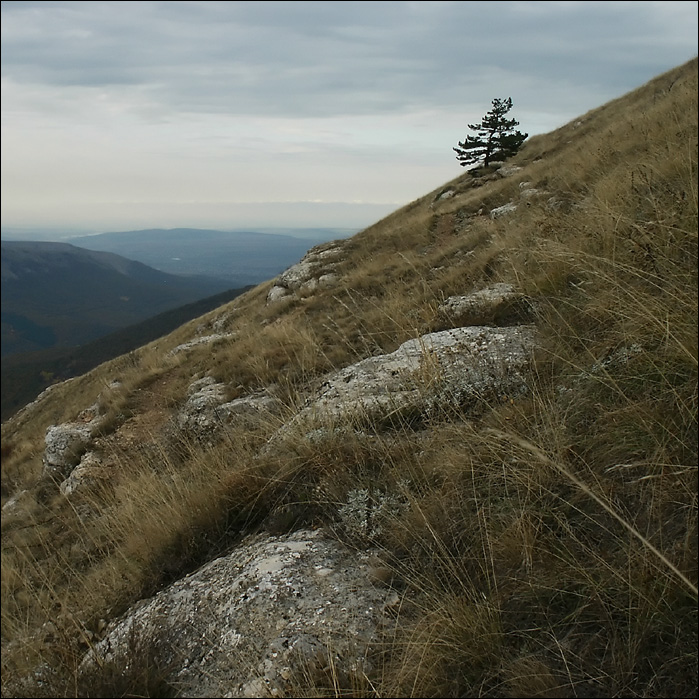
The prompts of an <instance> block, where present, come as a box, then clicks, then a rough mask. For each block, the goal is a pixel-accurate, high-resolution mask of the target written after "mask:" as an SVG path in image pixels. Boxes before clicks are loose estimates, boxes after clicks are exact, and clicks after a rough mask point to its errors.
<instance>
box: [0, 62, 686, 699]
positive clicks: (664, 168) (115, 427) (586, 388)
mask: <svg viewBox="0 0 699 699" xmlns="http://www.w3.org/2000/svg"><path fill="white" fill-rule="evenodd" d="M513 163H515V164H517V165H519V166H520V167H522V170H520V171H519V172H518V173H516V174H514V175H511V176H510V177H508V178H500V177H499V176H497V175H496V174H494V173H493V172H492V171H490V172H487V171H483V172H481V173H479V176H478V177H475V178H474V177H472V176H471V175H469V174H468V173H466V174H463V175H461V176H460V177H458V178H455V179H454V180H453V181H452V182H449V183H447V184H445V185H444V186H443V187H441V188H439V189H438V190H435V191H434V192H432V193H430V194H429V195H427V196H425V197H423V198H422V199H419V200H416V201H415V202H413V203H412V204H410V205H409V206H407V207H404V208H403V209H401V210H399V211H397V212H395V213H394V214H392V215H390V216H388V217H386V218H385V219H383V220H382V221H380V222H378V223H376V224H375V225H374V226H372V227H370V228H369V229H367V230H366V231H363V232H362V233H360V234H358V235H356V236H354V237H353V238H352V239H350V240H348V241H346V242H345V243H344V251H345V252H344V258H343V259H342V261H341V263H340V265H339V266H338V267H337V268H336V271H337V272H338V275H339V281H338V283H337V285H336V286H334V287H331V288H328V289H324V290H322V291H320V292H315V293H308V294H303V295H302V296H301V298H298V299H294V300H290V301H283V302H280V303H277V304H274V305H267V304H266V303H265V300H266V295H267V292H268V291H269V289H270V287H271V283H267V284H263V285H260V286H259V287H257V288H255V289H253V290H251V291H250V292H248V293H246V294H244V295H243V296H241V297H239V298H237V299H235V300H234V301H233V302H232V303H230V304H228V305H227V306H226V307H225V308H223V309H219V310H217V311H212V312H211V313H209V314H207V315H206V316H204V317H203V318H201V319H198V320H197V321H193V322H191V323H189V324H187V325H185V326H183V327H182V328H180V329H178V330H177V331H176V332H174V333H172V334H171V335H170V336H168V337H166V338H161V339H160V340H158V341H157V342H156V343H152V344H151V345H149V346H147V347H144V348H141V349H140V350H138V351H136V352H134V353H131V354H130V355H127V356H124V357H121V358H118V359H116V360H114V361H112V362H108V363H107V364H105V365H102V366H101V367H98V368H97V369H95V370H94V371H92V372H90V373H89V374H87V375H86V376H83V377H79V378H77V379H75V380H73V381H71V382H68V383H66V384H65V385H60V386H56V387H55V388H53V389H52V390H51V391H50V392H49V393H48V395H46V396H45V397H44V398H42V399H41V400H40V401H39V402H38V403H37V405H36V406H34V408H33V409H32V410H31V411H25V412H24V413H22V414H20V415H19V416H17V418H16V419H13V420H12V421H10V422H8V423H6V424H4V425H3V427H2V430H3V431H2V443H3V450H2V496H3V503H6V502H7V500H8V498H9V497H11V496H18V498H19V499H18V505H17V506H15V507H11V508H6V509H5V510H4V511H3V541H2V593H3V594H2V637H3V641H2V643H3V657H2V670H3V673H2V676H3V694H4V695H7V696H39V695H41V694H40V693H41V692H45V695H46V696H49V695H50V696H108V695H109V696H133V695H135V694H139V695H141V696H167V695H168V694H169V693H171V692H173V691H174V689H173V688H172V687H171V686H169V685H168V684H167V682H166V681H165V680H164V672H165V669H164V668H162V667H160V666H158V664H157V662H155V660H154V659H153V658H150V656H149V655H148V654H147V653H135V656H134V657H136V656H140V657H141V658H142V659H143V662H141V663H135V662H134V663H133V664H132V671H131V675H130V676H129V675H126V676H125V675H124V672H123V670H124V668H107V669H105V672H104V673H103V676H102V677H96V678H91V679H90V682H91V684H90V685H89V686H84V685H81V684H80V683H79V682H78V681H77V679H76V674H75V667H76V663H77V661H78V660H79V658H80V657H81V654H82V653H83V652H84V650H85V648H87V647H88V645H89V644H90V643H91V642H92V639H93V635H92V634H94V633H97V632H98V631H99V628H100V626H101V621H100V620H101V619H109V618H112V617H113V616H115V615H116V614H118V613H119V612H120V611H123V610H124V609H126V608H128V606H129V605H130V604H132V603H133V602H134V601H136V600H138V599H140V598H142V597H143V596H145V595H149V594H152V593H153V592H154V591H156V590H158V589H161V588H162V587H163V586H164V585H166V584H168V583H169V582H171V581H172V580H175V579H177V578H178V577H179V576H181V575H183V574H185V573H187V572H189V571H191V570H194V569H195V568H196V567H198V566H199V565H201V564H202V563H204V562H205V561H206V560H208V559H209V558H210V557H211V556H213V555H216V554H217V553H220V552H221V551H225V550H229V549H230V547H232V546H234V545H235V544H236V542H237V541H239V539H240V537H241V536H242V535H243V534H245V533H246V532H250V531H255V530H257V529H267V530H269V531H273V532H275V533H282V532H285V531H290V530H293V529H294V528H298V527H301V526H307V525H309V524H313V525H314V526H323V527H325V528H326V529H327V530H328V532H331V533H334V535H335V536H337V537H338V538H340V539H342V540H343V541H344V543H345V544H347V545H350V546H356V547H357V548H365V547H367V546H368V545H371V546H374V547H378V548H379V549H380V550H381V551H382V557H381V564H380V566H379V567H380V568H381V570H382V571H383V572H382V575H383V578H382V579H383V580H384V581H385V582H387V583H388V584H391V585H393V586H394V588H395V589H396V591H398V593H399V594H400V597H401V604H400V608H399V610H398V616H399V623H398V624H397V626H396V628H395V629H394V630H393V631H392V632H391V634H388V635H387V636H386V638H384V639H382V641H381V642H380V643H378V644H377V648H376V653H375V656H376V659H377V661H376V667H377V670H376V671H375V672H374V673H372V674H371V676H357V677H352V678H346V677H341V676H340V675H339V674H337V673H333V672H332V668H331V672H330V673H329V675H328V676H324V677H318V676H315V675H313V674H312V673H309V676H308V677H307V678H305V680H303V679H302V680H301V681H300V684H299V686H298V688H297V690H298V691H297V692H296V693H295V696H373V697H386V696H434V697H447V696H512V697H517V696H542V697H546V696H551V697H562V696H588V697H594V696H599V697H609V696H647V697H651V696H658V697H660V696H696V693H697V587H696V586H697V451H698V448H697V403H698V398H697V62H696V60H695V61H692V62H690V63H688V64H687V65H685V66H681V67H679V68H677V69H676V70H674V71H670V72H669V73H668V74H666V75H663V76H659V77H658V78H657V79H656V80H654V81H651V82H650V83H648V84H647V85H645V86H643V87H641V88H639V90H637V91H635V92H634V93H631V94H630V95H626V96H624V97H622V98H620V99H618V100H615V101H613V102H610V103H609V104H607V105H604V106H603V107H600V108H599V109H597V110H593V111H591V112H589V113H588V114H586V115H584V116H582V117H581V118H580V119H579V120H576V121H575V122H572V123H571V124H568V125H566V126H564V127H562V128H561V129H558V130H557V131H555V132H553V133H551V134H546V135H542V136H537V137H535V138H532V139H530V141H528V142H527V143H525V146H524V147H523V148H522V150H521V151H520V153H519V154H518V155H517V156H516V158H514V159H513ZM521 182H530V183H531V186H532V187H535V188H537V189H538V190H540V194H539V195H538V196H532V197H529V198H523V197H522V196H521V189H520V186H519V185H520V183H521ZM450 190H451V191H453V192H454V194H453V196H451V197H449V198H440V195H441V194H443V193H444V192H446V191H450ZM509 201H513V202H515V203H517V204H518V209H517V211H516V212H515V213H513V214H510V215H509V216H506V217H503V218H498V219H495V220H492V219H491V218H490V216H489V215H488V213H489V210H490V209H492V208H494V207H497V206H501V205H503V204H505V203H507V202H509ZM493 282H510V283H512V284H514V285H515V286H516V287H517V288H518V289H519V290H520V291H521V292H522V293H524V294H525V295H526V296H527V297H528V298H529V300H530V302H531V306H532V309H533V311H532V312H533V317H534V322H535V323H536V325H537V327H538V329H539V332H540V337H541V349H540V351H539V353H538V354H537V357H536V361H535V365H534V377H533V379H532V382H531V386H530V392H529V394H528V395H526V396H522V397H520V398H518V399H516V400H515V399H513V400H508V401H504V402H500V403H498V404H493V405H491V406H489V408H488V410H485V411H484V412H483V414H482V415H480V416H479V417H478V418H474V417H473V416H467V415H464V414H463V413H461V412H460V411H459V410H458V409H455V408H454V409H445V410H444V411H442V413H440V414H435V415H431V416H425V415H420V416H417V417H419V419H414V418H415V417H416V416H409V415H400V416H397V417H396V418H395V419H394V420H392V421H384V422H382V423H379V422H373V421H372V419H370V418H368V417H367V419H365V420H363V422H362V428H361V430H355V429H353V425H352V424H349V423H348V422H344V423H343V422H342V421H340V422H338V421H329V424H328V425H326V426H325V430H324V431H323V435H324V436H323V438H322V439H318V440H310V439H308V438H307V436H306V434H305V431H304V429H303V426H302V425H300V426H298V427H297V428H294V429H290V430H288V431H287V432H286V433H285V437H284V439H283V442H282V443H281V446H278V447H277V448H275V449H268V450H267V451H266V452H265V453H264V455H262V456H261V455H260V448H261V446H262V445H263V444H265V443H266V442H267V440H268V439H269V438H270V437H271V436H272V435H273V434H274V433H275V432H276V430H277V428H278V427H280V426H281V425H282V424H284V423H285V421H287V419H288V418H289V417H291V416H293V415H294V414H295V412H296V411H297V409H298V408H299V407H300V406H301V405H302V404H303V402H304V401H305V400H306V398H307V397H308V395H309V392H310V391H311V390H312V389H313V387H314V386H315V385H316V381H317V380H318V378H319V377H320V376H322V375H323V374H324V373H325V372H327V371H330V370H332V369H334V368H340V367H344V366H347V365H349V364H351V363H353V362H355V361H357V360H359V359H362V358H365V357H367V356H371V355H372V354H377V353H381V352H390V351H393V350H394V349H395V348H396V347H397V346H398V345H399V344H400V343H402V342H404V341H405V340H407V339H410V338H414V337H418V336H420V335H421V334H423V333H426V332H430V331H432V330H436V329H441V328H443V327H446V325H445V323H446V322H447V321H446V320H445V318H444V317H442V316H440V314H439V312H438V308H439V305H440V304H441V303H442V302H443V301H444V300H445V299H446V298H447V297H449V296H451V295H456V294H466V293H468V292H470V291H473V290H476V289H479V288H482V287H483V286H486V285H487V284H490V283H493ZM214 332H222V333H231V336H230V337H227V338H223V339H221V340H219V341H217V342H215V343H212V344H207V345H200V346H197V347H193V348H192V349H190V350H188V351H187V352H181V353H178V354H174V355H172V354H170V350H172V349H174V348H175V347H177V346H178V345H180V344H183V343H185V342H188V341H190V340H192V339H193V338H194V337H195V336H196V335H207V334H213V333H214ZM423 374H424V375H420V376H416V377H415V380H416V382H417V383H418V385H420V386H423V387H424V389H425V390H429V386H430V385H431V383H432V382H434V381H436V380H438V376H437V375H436V373H435V375H430V371H429V369H427V370H426V371H425V372H423ZM204 376H212V377H214V378H215V379H216V380H218V381H221V382H223V383H225V384H226V386H227V390H228V393H229V396H228V397H229V398H231V399H232V398H235V397H238V396H243V395H246V394H249V393H251V392H254V391H257V390H260V389H263V388H266V387H272V390H273V391H274V393H275V395H276V396H278V397H279V398H281V400H282V403H283V405H282V408H281V412H280V414H279V415H277V416H274V417H272V416H270V417H268V418H267V419H265V420H261V421H260V422H259V423H258V424H257V425H255V426H254V427H246V428H243V427H231V428H229V429H228V430H227V431H224V432H223V437H222V439H221V440H220V441H218V442H216V443H215V444H210V445H206V444H203V443H197V442H191V441H187V439H186V438H185V437H184V436H182V438H181V439H173V437H172V432H171V431H170V430H169V429H168V426H169V425H171V424H172V423H171V420H172V417H173V415H174V414H175V413H176V411H177V409H178V407H179V406H180V405H181V404H182V403H183V402H184V401H185V400H186V397H187V389H188V386H189V385H190V383H191V382H192V381H193V380H194V379H197V378H201V377H204ZM115 382H118V384H116V383H115ZM98 400H99V402H100V405H101V412H102V415H103V417H104V422H103V425H102V427H101V429H100V434H99V435H96V437H95V445H96V446H98V447H99V449H100V450H101V451H102V454H103V456H105V457H110V458H112V459H113V461H114V463H116V464H118V467H117V468H116V469H115V470H116V472H117V473H118V477H115V478H114V479H112V480H110V481H107V482H105V483H104V484H103V485H102V486H96V487H94V488H92V489H90V490H86V491H85V492H84V494H83V495H82V496H80V497H78V498H74V499H66V498H64V497H62V496H60V495H57V494H55V493H54V494H53V495H51V492H53V491H51V492H49V494H48V496H47V495H46V494H45V493H44V495H43V497H40V496H39V495H40V493H39V492H38V491H37V485H38V484H39V483H40V480H41V478H40V476H41V470H42V464H41V456H42V449H43V439H44V434H45V431H46V428H47V427H48V426H49V425H51V424H57V423H60V422H65V421H70V420H74V419H75V418H76V416H77V415H78V413H79V412H80V411H81V410H83V409H84V408H86V407H88V406H90V405H92V404H93V403H95V402H96V401H98ZM136 443H137V444H138V449H136V448H135V446H134V445H135V444H136ZM24 490H26V492H25V493H23V492H22V491H24ZM357 503H359V504H357ZM360 506H361V507H363V508H364V510H365V511H368V512H370V513H371V517H370V519H368V520H366V521H364V520H362V519H361V518H358V515H357V514H356V513H357V512H358V511H359V509H360ZM353 507H354V509H353ZM37 667H44V668H45V670H44V672H45V673H46V677H47V680H46V682H47V684H45V685H37V684H36V683H31V682H30V683H27V682H25V680H26V679H27V678H28V677H29V676H30V675H31V673H32V671H33V670H34V669H36V668H37ZM47 668H48V669H47ZM23 682H24V684H23ZM51 692H52V693H51Z"/></svg>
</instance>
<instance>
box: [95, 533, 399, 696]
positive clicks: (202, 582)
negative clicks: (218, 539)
mask: <svg viewBox="0 0 699 699" xmlns="http://www.w3.org/2000/svg"><path fill="white" fill-rule="evenodd" d="M372 558H375V557H372V553H371V552H364V553H357V552H356V551H351V550H349V549H347V548H345V547H344V546H342V545H341V544H339V543H338V542H337V541H335V540H332V539H329V538H327V537H326V536H325V535H324V534H323V533H322V532H321V531H320V530H300V531H297V532H295V533H293V534H289V535H287V536H268V535H257V536H255V537H252V538H250V539H248V540H245V541H243V542H242V543H241V545H240V546H239V547H238V548H236V550H235V551H234V552H233V553H231V554H229V555H227V556H224V557H221V558H218V559H216V560H214V561H212V562H210V563H208V564H207V565H205V566H204V567H203V568H201V569H200V570H198V571H197V572H195V573H193V574H191V575H189V576H187V577H185V578H183V579H181V580H179V581H177V582H176V583H174V584H172V585H171V586H170V587H168V588H166V589H164V590H163V591H161V592H160V593H158V594H157V595H156V596H155V597H153V598H151V599H148V600H145V601H143V602H141V603H139V604H138V605H136V606H135V607H134V608H132V609H131V610H130V611H129V612H128V613H127V614H126V615H125V616H124V617H122V618H121V619H119V620H116V621H115V622H113V623H112V624H110V625H109V626H108V627H107V629H106V635H105V636H104V638H103V639H102V640H101V641H100V642H99V643H97V644H96V645H95V646H94V648H93V649H92V650H91V651H89V652H88V654H87V655H86V657H85V658H84V660H83V662H82V665H81V674H82V676H83V677H84V676H86V675H89V674H90V673H93V672H100V669H99V668H101V667H104V665H105V663H106V664H110V665H111V666H112V667H116V668H120V669H121V671H122V672H125V673H128V672H129V669H130V668H131V667H132V666H133V664H134V663H135V664H138V663H139V661H140V662H142V658H139V654H141V653H144V652H146V653H148V654H149V656H150V657H149V661H150V662H152V663H153V664H154V665H155V666H157V667H159V668H160V669H161V671H162V672H163V673H164V674H165V678H164V679H165V681H166V682H167V684H169V685H170V686H171V687H172V688H173V689H174V690H175V692H176V695H177V696H184V697H268V696H295V694H294V689H295V688H298V687H299V686H301V685H302V684H303V685H304V686H306V687H307V686H308V683H309V682H311V683H313V682H318V683H323V684H324V685H325V686H328V682H332V678H333V677H334V678H336V679H337V680H339V681H340V686H350V684H349V682H351V681H352V680H351V678H352V677H353V676H354V677H358V678H363V677H364V676H365V675H368V676H371V673H372V669H373V664H374V659H373V657H372V655H373V654H372V646H373V644H374V643H375V642H376V641H377V640H379V638H380V636H381V634H382V632H384V631H386V630H388V629H389V628H390V625H391V624H392V621H391V620H392V609H393V608H394V607H395V606H397V605H398V603H399V597H398V594H397V593H396V592H395V591H394V590H393V589H391V588H390V586H387V585H386V581H387V580H388V576H385V575H379V574H377V573H376V570H379V569H380V566H377V565H376V563H375V561H374V560H372ZM331 686H332V685H331Z"/></svg>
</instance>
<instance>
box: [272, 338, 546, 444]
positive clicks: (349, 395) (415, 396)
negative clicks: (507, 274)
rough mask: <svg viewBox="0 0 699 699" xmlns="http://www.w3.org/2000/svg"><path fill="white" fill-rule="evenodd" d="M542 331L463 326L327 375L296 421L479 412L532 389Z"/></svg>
mask: <svg viewBox="0 0 699 699" xmlns="http://www.w3.org/2000/svg"><path fill="white" fill-rule="evenodd" d="M535 345H536V341H535V328H534V326H531V325H520V326H513V327H505V328H495V327H487V326H483V327H481V326H475V327H461V328H453V329H451V330H443V331H441V332H436V333H430V334H427V335H423V336H422V337H419V338H417V339H414V340H408V341H407V342H404V343H403V344H402V345H401V346H400V347H399V348H398V349H397V350H396V351H395V352H391V353H390V354H383V355H379V356H376V357H369V358H367V359H363V360H362V361H360V362H358V363H356V364H353V365H351V366H349V367H346V368H344V369H341V370H340V371H337V372H334V373H333V374H330V375H329V376H327V378H326V379H325V380H324V381H323V383H322V385H321V387H320V389H319V391H318V392H317V394H316V395H315V396H314V397H313V398H312V399H311V400H310V401H309V402H308V404H307V405H306V406H305V407H304V408H302V410H301V411H300V412H299V413H298V414H297V416H296V417H295V418H294V419H293V420H292V421H291V422H290V423H288V424H287V425H286V426H285V427H284V428H282V432H284V431H286V430H287V429H289V427H290V426H292V425H295V424H297V423H302V424H306V423H310V424H311V425H312V424H314V423H315V424H321V425H322V424H332V423H333V422H334V421H336V420H346V419H349V420H350V422H352V420H353V418H354V419H359V420H360V421H361V420H377V419H378V420H379V421H382V420H386V419H388V420H391V419H393V418H398V419H402V418H403V417H405V416H410V415H415V414H416V413H418V414H427V415H429V414H432V413H434V412H435V411H438V410H440V409H442V408H451V407H457V406H458V407H459V408H460V409H465V410H467V411H468V412H479V411H480V410H481V409H482V408H483V407H485V405H486V404H487V402H488V401H492V400H494V399H497V398H498V397H499V396H503V395H515V394H518V393H522V392H524V391H526V384H527V374H526V369H527V366H528V363H529V359H530V356H531V353H532V350H533V349H534V347H535Z"/></svg>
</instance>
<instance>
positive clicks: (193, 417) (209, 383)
mask: <svg viewBox="0 0 699 699" xmlns="http://www.w3.org/2000/svg"><path fill="white" fill-rule="evenodd" d="M226 393H227V389H226V386H225V384H223V383H220V382H218V381H216V379H214V378H213V377H211V376H205V377H204V378H202V379H198V380H197V381H194V382H193V383H192V384H191V385H190V387H189V396H188V398H187V401H186V402H185V404H184V405H183V406H182V407H181V408H180V410H179V411H178V413H177V416H176V418H175V422H176V425H175V427H176V431H177V432H178V433H180V435H185V436H187V437H189V438H192V439H194V440H195V441H198V442H202V443H214V442H215V441H216V440H217V438H218V436H219V433H220V432H221V430H222V428H224V427H225V426H227V425H230V424H232V423H233V422H243V421H245V420H248V421H250V420H254V419H259V418H260V417H263V416H264V415H269V414H271V413H273V412H275V411H276V410H277V408H278V407H279V401H278V400H277V399H276V398H275V397H274V396H273V395H272V394H271V393H270V392H269V391H268V390H267V391H260V392H259V393H255V394H251V395H247V396H243V397H241V398H236V399H235V400H232V401H227V400H226Z"/></svg>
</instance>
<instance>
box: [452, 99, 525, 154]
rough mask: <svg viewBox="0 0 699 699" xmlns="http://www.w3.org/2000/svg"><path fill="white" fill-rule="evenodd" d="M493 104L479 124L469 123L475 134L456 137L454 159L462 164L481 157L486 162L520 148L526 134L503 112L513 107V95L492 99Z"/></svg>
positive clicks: (513, 152)
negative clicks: (517, 129)
mask: <svg viewBox="0 0 699 699" xmlns="http://www.w3.org/2000/svg"><path fill="white" fill-rule="evenodd" d="M492 104H493V108H492V109H491V110H490V111H489V112H488V113H487V114H486V115H485V116H484V117H483V121H482V122H481V123H480V124H469V125H468V128H469V129H471V131H476V132H477V134H478V135H477V136H466V138H465V139H464V140H463V141H459V146H458V148H454V149H453V150H454V151H456V159H457V160H458V161H459V162H460V163H461V165H463V166H466V165H471V164H474V163H478V162H480V161H483V165H488V164H489V163H490V162H491V161H493V160H505V159H506V158H509V157H511V156H513V155H514V154H515V153H517V151H518V150H519V148H520V146H521V145H522V143H524V141H525V139H526V138H527V136H528V135H529V134H526V133H522V132H520V131H515V130H514V129H515V126H519V122H518V121H516V120H515V119H506V118H505V115H506V114H507V113H508V112H509V111H510V109H512V98H511V97H508V98H507V99H504V100H502V99H494V100H493V102H492Z"/></svg>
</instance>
